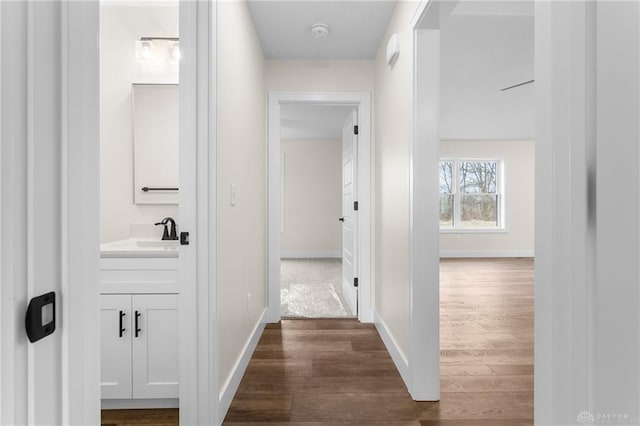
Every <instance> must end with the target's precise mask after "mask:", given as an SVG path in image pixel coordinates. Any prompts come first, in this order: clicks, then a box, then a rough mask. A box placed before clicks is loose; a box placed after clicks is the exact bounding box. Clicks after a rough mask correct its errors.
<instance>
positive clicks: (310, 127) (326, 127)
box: [280, 105, 353, 140]
mask: <svg viewBox="0 0 640 426" xmlns="http://www.w3.org/2000/svg"><path fill="white" fill-rule="evenodd" d="M352 110H353V107H348V106H325V105H283V106H282V107H281V108H280V139H282V140H336V139H342V126H343V125H344V123H345V122H346V121H347V117H348V115H349V113H350V112H351V111H352Z"/></svg>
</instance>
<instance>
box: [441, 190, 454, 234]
mask: <svg viewBox="0 0 640 426" xmlns="http://www.w3.org/2000/svg"><path fill="white" fill-rule="evenodd" d="M452 226H453V195H440V227H444V228H446V227H452Z"/></svg>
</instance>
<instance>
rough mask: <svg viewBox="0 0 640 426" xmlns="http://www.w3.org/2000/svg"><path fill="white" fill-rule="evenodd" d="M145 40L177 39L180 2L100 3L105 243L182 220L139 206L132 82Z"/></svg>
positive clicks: (167, 209) (169, 211)
mask: <svg viewBox="0 0 640 426" xmlns="http://www.w3.org/2000/svg"><path fill="white" fill-rule="evenodd" d="M142 36H157V37H164V36H166V37H177V36H178V2H177V1H176V2H175V3H168V2H167V3H159V2H154V3H152V4H146V5H144V6H140V3H138V4H137V5H135V6H131V5H128V6H127V5H123V4H109V3H106V2H101V3H100V176H101V178H100V234H101V235H100V239H101V242H108V241H115V240H120V239H123V238H128V237H129V225H130V224H141V223H147V224H149V223H155V222H158V221H159V220H161V219H162V218H164V217H166V216H171V217H173V218H175V219H178V218H177V216H178V206H177V205H136V204H134V203H133V191H134V189H133V130H132V128H133V126H132V108H131V106H132V103H131V84H132V83H133V82H134V80H135V79H136V77H137V75H138V71H139V63H138V61H137V60H136V54H135V42H136V40H137V39H139V38H140V37H142ZM178 225H179V221H178ZM160 231H161V230H159V232H160Z"/></svg>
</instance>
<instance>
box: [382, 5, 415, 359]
mask: <svg viewBox="0 0 640 426" xmlns="http://www.w3.org/2000/svg"><path fill="white" fill-rule="evenodd" d="M415 9H416V3H415V2H398V4H397V6H396V9H395V12H394V15H393V17H392V18H391V21H390V22H389V27H388V28H387V31H386V33H385V35H384V37H383V38H382V43H381V45H380V48H379V49H378V53H377V55H376V58H375V97H376V102H375V104H376V108H375V114H374V126H375V147H374V173H373V175H374V182H375V183H374V191H375V194H374V199H375V204H374V205H375V213H374V215H375V222H374V223H375V225H374V226H375V262H374V264H375V310H376V312H377V314H378V315H379V317H380V319H381V320H382V321H383V322H384V323H385V324H386V327H387V330H388V332H389V334H390V335H391V337H392V338H393V339H394V340H395V342H396V344H397V346H398V349H399V350H400V351H401V352H403V355H404V356H406V355H407V354H408V350H409V274H408V272H409V271H408V267H409V259H408V247H409V242H408V241H409V240H408V238H409V236H408V231H409V135H408V129H409V121H408V120H409V83H410V78H409V77H410V71H411V69H412V66H413V64H412V61H413V59H412V52H411V50H412V49H411V46H412V44H411V37H412V34H411V32H410V31H409V22H410V19H411V17H412V16H413V13H414V11H415ZM393 33H398V36H399V44H400V56H399V57H398V61H397V62H396V64H395V65H394V67H393V68H389V66H387V63H386V57H385V56H386V45H387V41H388V40H389V38H390V37H391V35H392V34H393Z"/></svg>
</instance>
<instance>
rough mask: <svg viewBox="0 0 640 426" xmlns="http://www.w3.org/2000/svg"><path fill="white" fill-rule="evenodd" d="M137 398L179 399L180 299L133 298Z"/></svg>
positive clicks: (158, 296)
mask: <svg viewBox="0 0 640 426" xmlns="http://www.w3.org/2000/svg"><path fill="white" fill-rule="evenodd" d="M131 299H132V312H133V321H132V324H133V327H132V330H133V331H132V334H133V397H134V398H143V399H145V398H178V376H179V364H178V344H179V342H178V321H179V318H178V295H177V294H141V295H134V296H132V298H131Z"/></svg>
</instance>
